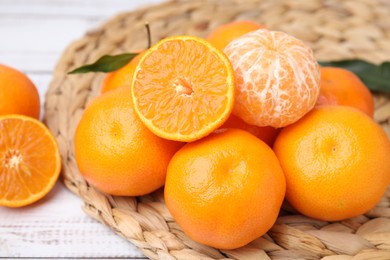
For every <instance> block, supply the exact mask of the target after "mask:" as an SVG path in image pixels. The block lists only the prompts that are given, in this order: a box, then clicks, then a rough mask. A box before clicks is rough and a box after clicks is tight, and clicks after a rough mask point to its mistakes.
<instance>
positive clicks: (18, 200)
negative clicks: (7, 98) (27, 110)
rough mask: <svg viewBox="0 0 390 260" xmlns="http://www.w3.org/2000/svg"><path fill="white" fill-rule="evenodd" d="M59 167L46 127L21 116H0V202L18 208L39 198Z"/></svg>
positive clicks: (54, 148) (58, 159)
mask: <svg viewBox="0 0 390 260" xmlns="http://www.w3.org/2000/svg"><path fill="white" fill-rule="evenodd" d="M60 170H61V158H60V153H59V150H58V146H57V141H56V140H55V138H54V136H53V135H52V134H51V132H50V131H49V129H48V128H47V127H46V126H45V125H44V124H42V123H41V122H40V121H38V120H37V119H35V118H32V117H29V116H24V115H5V116H0V173H1V174H0V205H2V206H7V207H22V206H26V205H30V204H32V203H34V202H36V201H38V200H39V199H41V198H43V197H44V196H45V195H46V194H47V193H49V191H50V190H51V189H52V188H53V187H54V185H55V183H56V181H57V179H58V176H59V175H60Z"/></svg>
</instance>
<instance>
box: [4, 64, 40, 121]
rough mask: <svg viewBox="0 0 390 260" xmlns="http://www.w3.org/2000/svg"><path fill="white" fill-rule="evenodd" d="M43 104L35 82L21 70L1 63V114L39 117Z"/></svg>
mask: <svg viewBox="0 0 390 260" xmlns="http://www.w3.org/2000/svg"><path fill="white" fill-rule="evenodd" d="M40 109H41V104H40V100H39V93H38V90H37V88H36V87H35V85H34V83H33V82H32V81H31V80H30V78H29V77H27V76H26V75H25V74H24V73H22V72H21V71H19V70H17V69H14V68H11V67H8V66H6V65H2V64H0V115H9V114H19V115H25V116H30V117H33V118H35V119H39V113H40Z"/></svg>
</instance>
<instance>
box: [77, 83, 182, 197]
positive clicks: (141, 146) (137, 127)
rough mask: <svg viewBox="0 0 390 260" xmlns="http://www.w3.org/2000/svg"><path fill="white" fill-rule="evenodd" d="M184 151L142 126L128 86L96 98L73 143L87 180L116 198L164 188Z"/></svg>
mask: <svg viewBox="0 0 390 260" xmlns="http://www.w3.org/2000/svg"><path fill="white" fill-rule="evenodd" d="M181 146H182V144H181V143H178V142H173V141H168V140H164V139H162V138H160V137H157V136H156V135H154V134H153V133H151V132H150V131H149V130H148V129H147V128H146V127H145V126H144V125H143V124H142V122H141V121H140V120H139V119H138V117H137V116H136V114H135V112H134V109H133V104H132V101H131V93H130V88H128V87H126V86H125V87H120V88H117V89H115V90H112V91H109V92H107V93H106V94H103V95H101V96H99V97H97V98H96V99H94V100H93V101H92V102H91V103H90V105H88V107H87V108H86V110H85V111H84V114H83V116H82V118H81V120H80V122H79V124H78V126H77V129H76V133H75V138H74V148H75V158H76V162H77V165H78V167H79V170H80V172H81V173H82V175H83V176H84V177H85V179H86V180H87V181H88V182H90V183H91V184H92V185H93V186H95V187H96V188H98V189H99V190H101V191H103V192H105V193H108V194H112V195H118V196H139V195H145V194H147V193H150V192H152V191H154V190H156V189H158V188H160V187H161V186H163V185H164V181H165V175H166V170H167V167H168V163H169V161H170V159H171V157H172V156H173V154H174V153H175V152H176V151H177V150H178V149H179V148H180V147H181Z"/></svg>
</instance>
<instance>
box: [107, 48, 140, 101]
mask: <svg viewBox="0 0 390 260" xmlns="http://www.w3.org/2000/svg"><path fill="white" fill-rule="evenodd" d="M136 53H138V55H137V56H135V57H134V58H133V59H132V60H131V61H130V62H129V63H127V64H126V65H125V66H123V67H122V68H120V69H119V70H116V71H113V72H110V73H108V74H107V75H106V76H105V78H104V81H103V86H102V88H101V89H100V94H103V93H106V92H107V91H109V90H111V89H116V88H119V87H122V86H128V87H130V84H131V81H132V80H133V75H134V70H135V68H136V67H137V65H138V62H139V60H140V59H141V57H142V52H136Z"/></svg>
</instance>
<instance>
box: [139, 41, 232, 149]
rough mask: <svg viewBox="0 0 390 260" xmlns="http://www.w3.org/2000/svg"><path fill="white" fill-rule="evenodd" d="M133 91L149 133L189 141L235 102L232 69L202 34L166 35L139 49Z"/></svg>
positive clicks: (224, 115)
mask: <svg viewBox="0 0 390 260" xmlns="http://www.w3.org/2000/svg"><path fill="white" fill-rule="evenodd" d="M132 97H133V101H134V108H135V111H136V113H137V114H138V116H139V118H140V119H141V121H142V122H143V123H144V124H145V125H146V126H147V127H148V128H149V129H150V130H151V131H152V132H153V133H155V134H156V135H158V136H160V137H162V138H166V139H170V140H176V141H185V142H189V141H194V140H197V139H200V138H202V137H204V136H206V135H208V134H209V133H211V132H212V131H214V130H215V129H217V128H218V127H220V126H221V125H222V124H223V123H224V122H225V121H226V120H227V119H228V117H229V115H230V113H231V111H232V109H233V103H234V79H233V70H232V67H231V64H230V62H229V60H228V59H227V57H226V56H225V55H224V54H223V53H222V52H221V51H220V50H218V49H216V48H215V47H213V46H212V45H211V44H210V43H208V42H207V41H205V40H203V39H201V38H197V37H192V36H175V37H170V38H166V39H164V40H162V41H160V42H159V43H157V44H156V45H154V46H153V47H151V48H150V49H149V50H147V51H146V52H145V54H144V55H142V57H141V60H140V61H139V63H138V66H137V68H136V71H135V72H134V77H133V83H132Z"/></svg>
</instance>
